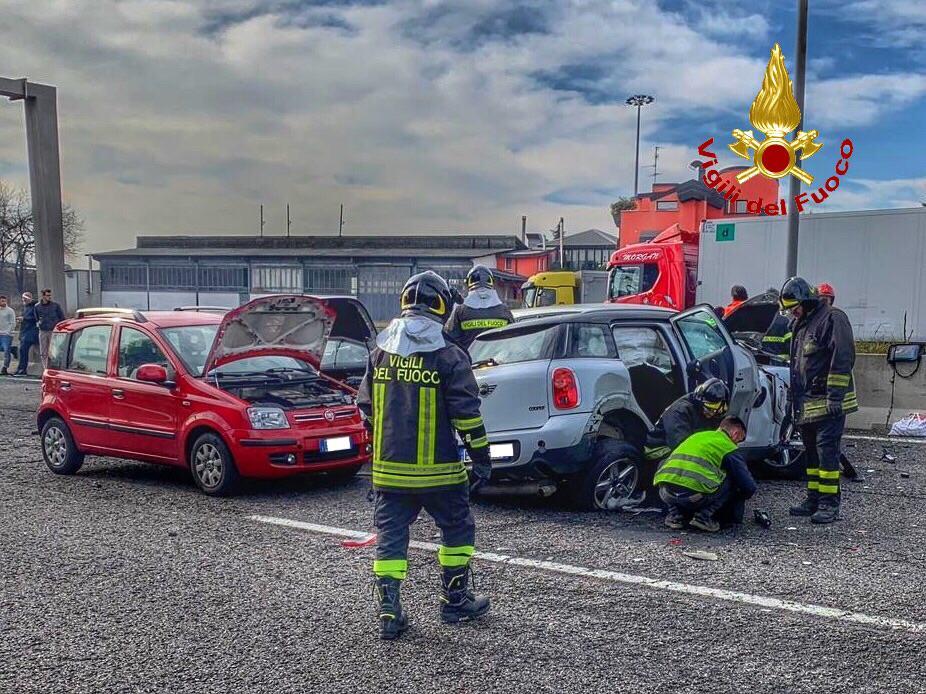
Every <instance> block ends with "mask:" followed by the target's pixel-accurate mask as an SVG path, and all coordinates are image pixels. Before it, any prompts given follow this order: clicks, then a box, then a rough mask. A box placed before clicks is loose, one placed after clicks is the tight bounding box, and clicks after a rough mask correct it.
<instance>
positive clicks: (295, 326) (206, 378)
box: [37, 295, 375, 495]
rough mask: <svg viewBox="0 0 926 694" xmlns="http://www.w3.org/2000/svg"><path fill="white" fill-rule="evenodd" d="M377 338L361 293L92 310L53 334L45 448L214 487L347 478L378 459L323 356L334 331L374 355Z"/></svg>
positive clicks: (343, 344)
mask: <svg viewBox="0 0 926 694" xmlns="http://www.w3.org/2000/svg"><path fill="white" fill-rule="evenodd" d="M374 337H375V328H374V327H373V323H372V321H371V320H370V317H369V315H368V314H367V312H366V309H364V307H363V305H362V304H361V303H360V302H359V301H357V300H356V299H353V298H351V297H331V298H319V297H311V296H295V295H280V296H269V297H263V298H260V299H255V300H253V301H251V302H250V303H248V304H245V305H244V306H241V307H239V308H237V309H234V310H231V311H229V312H228V313H226V314H225V315H224V316H223V315H221V314H216V313H208V312H190V311H148V312H144V313H141V312H138V311H131V310H125V309H122V310H119V309H96V310H92V311H86V312H82V314H81V315H80V316H79V317H78V318H75V319H71V320H66V321H64V322H62V323H60V324H59V325H58V326H57V327H56V328H55V332H54V335H53V336H52V344H51V349H50V354H49V362H48V368H47V369H46V371H45V375H44V377H43V378H42V402H41V405H40V406H39V411H38V415H37V416H38V428H39V431H40V433H41V440H42V454H43V456H44V458H45V462H46V464H47V465H48V467H49V468H50V469H51V471H52V472H55V473H57V474H73V473H74V472H76V471H77V470H78V469H79V468H80V466H81V464H82V463H83V460H84V455H88V454H90V455H101V456H114V457H118V458H131V459H137V460H144V461H148V462H152V463H165V464H168V465H176V466H180V467H188V468H189V469H190V471H191V472H192V474H193V479H194V480H195V481H196V484H197V485H199V487H200V489H202V490H203V491H204V492H205V493H206V494H212V495H224V494H230V493H231V492H232V491H233V490H234V488H235V485H236V483H237V482H238V480H239V478H240V477H280V476H284V475H291V474H294V473H300V472H316V471H317V472H326V473H328V474H329V476H332V477H335V478H339V479H341V480H344V479H349V478H350V477H352V476H353V475H355V474H356V473H357V471H358V470H359V469H360V467H361V466H362V465H363V463H365V462H367V461H368V459H369V437H368V435H367V432H366V429H365V428H364V426H363V423H362V422H361V419H360V412H359V410H358V409H357V406H356V404H355V402H354V395H355V391H354V390H353V389H352V388H351V387H349V386H348V385H346V384H345V383H343V382H342V381H340V380H336V379H335V378H333V377H331V376H329V375H327V374H326V373H325V372H324V370H323V368H324V367H323V359H324V358H325V348H326V344H327V343H328V340H329V338H332V340H331V341H332V343H335V342H336V343H337V344H338V352H339V353H341V352H344V351H345V350H346V351H350V349H353V350H355V351H357V352H359V353H360V354H363V355H365V354H366V351H367V350H368V349H369V346H370V344H371V343H372V340H373V339H374ZM335 338H337V339H335ZM358 362H359V363H363V364H365V356H364V358H363V359H359V360H358Z"/></svg>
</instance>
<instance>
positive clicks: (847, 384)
mask: <svg viewBox="0 0 926 694" xmlns="http://www.w3.org/2000/svg"><path fill="white" fill-rule="evenodd" d="M793 331H794V336H793V338H792V342H791V397H792V399H793V402H794V411H795V413H797V422H798V424H808V423H810V422H815V421H818V420H821V419H824V418H825V417H828V416H830V415H829V412H828V410H827V404H828V402H833V403H841V405H842V413H843V414H851V413H852V412H856V411H857V410H858V397H857V396H856V394H855V379H854V378H853V376H852V367H853V366H855V338H854V336H853V335H852V326H851V325H850V324H849V318H848V316H846V314H845V313H843V312H842V311H841V310H839V309H838V308H832V307H830V306H827V305H825V304H820V306H818V307H817V308H816V309H815V310H814V311H813V313H811V314H810V315H809V316H807V317H806V318H803V319H802V320H801V321H799V322H798V323H797V324H796V325H795V326H794V328H793Z"/></svg>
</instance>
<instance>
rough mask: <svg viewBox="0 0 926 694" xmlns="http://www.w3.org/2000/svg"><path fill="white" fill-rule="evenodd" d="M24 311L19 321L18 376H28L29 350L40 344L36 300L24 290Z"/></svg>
mask: <svg viewBox="0 0 926 694" xmlns="http://www.w3.org/2000/svg"><path fill="white" fill-rule="evenodd" d="M22 301H23V313H22V319H21V320H20V322H19V364H17V365H16V373H15V375H16V376H26V375H27V374H28V372H29V352H30V351H31V350H32V348H33V347H36V346H38V344H39V325H38V319H37V318H36V317H35V307H36V301H35V300H34V299H33V298H32V294H31V293H30V292H23V295H22Z"/></svg>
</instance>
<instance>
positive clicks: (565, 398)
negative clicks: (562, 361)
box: [553, 368, 579, 410]
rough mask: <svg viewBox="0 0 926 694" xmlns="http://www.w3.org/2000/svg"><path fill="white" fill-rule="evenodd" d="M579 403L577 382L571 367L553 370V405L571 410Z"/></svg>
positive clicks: (559, 408) (560, 408) (558, 408)
mask: <svg viewBox="0 0 926 694" xmlns="http://www.w3.org/2000/svg"><path fill="white" fill-rule="evenodd" d="M578 405H579V384H578V382H576V375H575V373H573V371H572V369H565V368H559V369H556V370H555V371H554V372H553V407H555V408H556V409H557V410H571V409H572V408H574V407H578Z"/></svg>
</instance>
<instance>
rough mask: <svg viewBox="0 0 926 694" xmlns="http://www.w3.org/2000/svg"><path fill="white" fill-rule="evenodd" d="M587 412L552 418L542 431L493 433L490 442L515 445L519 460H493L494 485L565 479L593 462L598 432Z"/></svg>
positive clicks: (496, 444) (524, 430) (539, 429)
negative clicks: (593, 450)
mask: <svg viewBox="0 0 926 694" xmlns="http://www.w3.org/2000/svg"><path fill="white" fill-rule="evenodd" d="M590 419H591V415H590V414H589V413H587V412H584V413H578V414H567V415H557V416H555V417H550V419H548V420H547V423H546V424H544V426H542V427H540V428H538V429H520V430H511V431H493V432H490V433H489V443H490V445H492V446H495V447H498V445H499V444H506V443H510V444H514V450H515V457H514V458H501V459H493V460H492V482H493V483H504V482H519V481H523V480H546V479H562V478H563V477H567V476H569V475H572V474H575V473H577V472H579V471H581V470H583V469H584V468H585V467H586V466H587V465H588V463H589V460H590V459H591V454H592V448H593V447H594V445H595V437H596V432H593V431H589V422H590Z"/></svg>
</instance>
